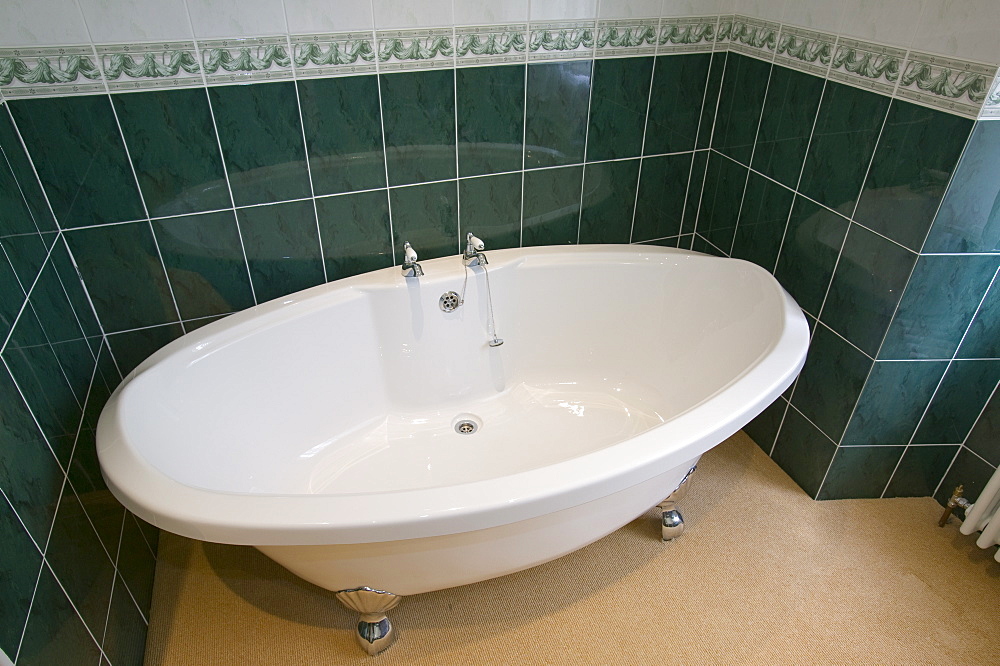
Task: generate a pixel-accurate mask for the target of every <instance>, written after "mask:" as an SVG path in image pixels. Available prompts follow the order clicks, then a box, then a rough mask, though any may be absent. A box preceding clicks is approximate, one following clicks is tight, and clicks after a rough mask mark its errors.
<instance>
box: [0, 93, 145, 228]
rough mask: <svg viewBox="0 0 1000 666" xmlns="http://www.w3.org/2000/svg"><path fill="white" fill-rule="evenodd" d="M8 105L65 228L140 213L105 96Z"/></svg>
mask: <svg viewBox="0 0 1000 666" xmlns="http://www.w3.org/2000/svg"><path fill="white" fill-rule="evenodd" d="M9 106H10V110H11V112H12V113H13V115H14V120H15V121H16V123H17V128H18V130H19V131H20V134H21V138H23V139H24V143H25V145H26V146H27V148H28V151H29V152H30V153H31V157H32V159H33V161H34V164H35V166H36V168H37V170H38V175H39V177H40V178H41V181H42V183H43V185H44V186H45V191H46V193H47V194H48V199H49V202H50V203H51V204H52V209H53V211H54V212H55V215H56V218H57V219H58V220H59V224H60V225H61V226H62V227H63V228H64V229H65V228H71V227H82V226H87V225H91V224H102V223H106V222H122V221H126V220H138V219H142V218H144V217H145V212H144V210H143V207H142V200H141V199H140V197H139V190H138V188H137V187H136V183H135V176H134V175H133V173H132V167H131V166H130V165H129V160H128V155H127V154H126V152H125V146H124V144H123V143H122V138H121V133H120V132H119V131H118V123H117V122H116V121H115V115H114V110H113V109H112V107H111V100H110V98H109V97H108V96H107V95H89V96H80V97H53V98H49V99H27V100H18V101H17V102H11V103H9Z"/></svg>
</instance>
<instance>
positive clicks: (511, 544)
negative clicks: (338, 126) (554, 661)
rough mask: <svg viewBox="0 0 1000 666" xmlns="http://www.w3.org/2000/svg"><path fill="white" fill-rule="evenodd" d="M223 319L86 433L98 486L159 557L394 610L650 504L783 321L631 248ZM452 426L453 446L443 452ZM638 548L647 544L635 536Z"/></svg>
mask: <svg viewBox="0 0 1000 666" xmlns="http://www.w3.org/2000/svg"><path fill="white" fill-rule="evenodd" d="M486 254H487V256H488V258H489V260H490V263H489V266H488V269H489V281H490V284H491V286H492V293H493V307H494V312H495V324H496V332H497V334H498V335H499V336H500V337H502V338H503V339H504V340H505V344H503V345H502V346H499V347H490V346H489V345H488V344H487V341H488V338H489V335H488V331H487V298H486V293H485V285H486V281H485V278H484V275H483V272H482V269H481V268H472V269H469V280H468V291H467V294H466V300H465V305H464V306H463V307H461V308H459V309H458V310H457V311H455V312H452V313H445V312H443V311H442V310H441V309H440V308H439V306H438V301H439V298H440V297H441V295H442V294H443V293H444V292H446V291H449V290H454V291H456V292H460V291H461V289H462V283H463V275H464V268H463V264H462V261H461V258H460V257H459V256H457V255H456V256H452V257H446V258H442V259H436V260H433V261H427V262H421V263H422V266H423V269H424V271H425V275H424V276H423V277H421V278H404V277H403V276H402V275H401V274H400V269H399V268H398V267H397V268H390V269H385V270H381V271H376V272H374V273H369V274H366V275H361V276H357V277H353V278H349V279H345V280H339V281H337V282H333V283H330V284H327V285H323V286H319V287H315V288H313V289H309V290H306V291H303V292H300V293H297V294H292V295H290V296H288V297H286V298H283V299H278V300H275V301H272V302H270V303H266V304H263V305H260V306H258V307H255V308H252V309H250V310H247V311H244V312H241V313H238V314H234V315H232V316H230V317H227V318H226V319H224V320H221V321H218V322H215V323H213V324H210V325H208V326H205V327H204V328H201V329H199V330H196V331H194V332H193V333H189V334H188V335H186V336H184V337H183V338H181V339H179V340H177V341H175V342H173V343H172V344H170V345H168V346H167V347H165V348H163V349H162V350H160V351H159V352H157V353H156V354H154V355H153V356H152V357H150V358H149V359H148V360H147V361H146V362H144V363H143V364H142V365H140V366H139V367H138V368H136V370H135V371H134V372H133V373H132V374H130V375H129V377H128V378H127V379H126V380H125V382H123V384H122V385H121V386H120V387H119V388H118V390H117V391H116V392H115V393H114V395H113V396H112V398H111V400H110V402H109V403H108V405H107V407H106V408H105V410H104V413H103V414H102V415H101V419H100V424H99V427H98V435H97V436H98V453H99V456H100V461H101V466H102V469H103V471H104V475H105V478H106V480H107V482H108V485H109V487H110V488H111V490H112V491H113V492H114V494H115V495H116V496H117V497H118V498H119V499H120V500H121V501H122V502H123V503H124V504H125V505H126V506H127V507H128V508H129V509H130V510H132V511H133V512H135V513H136V514H138V515H139V516H140V517H142V518H144V519H145V520H147V521H149V522H150V523H152V524H154V525H156V526H157V527H160V528H163V529H166V530H169V531H171V532H176V533H178V534H181V535H184V536H188V537H193V538H197V539H202V540H206V541H215V542H221V543H230V544H250V545H254V546H256V547H257V548H259V549H260V550H261V551H263V552H264V553H266V554H267V555H268V556H270V557H272V558H273V559H274V560H276V561H278V562H279V563H281V564H282V565H284V566H285V567H287V568H288V569H290V570H291V571H293V572H295V573H296V574H298V575H300V576H302V577H303V578H305V579H307V580H309V581H312V582H313V583H315V584H317V585H319V586H321V587H324V588H327V589H330V590H344V589H348V588H357V587H361V586H368V587H371V588H376V589H379V590H386V591H390V592H393V593H395V594H398V595H407V594H416V593H420V592H426V591H430V590H437V589H442V588H447V587H450V586H454V585H462V584H465V583H470V582H474V581H478V580H483V579H486V578H491V577H494V576H499V575H503V574H506V573H509V572H512V571H516V570H518V569H523V568H526V567H530V566H533V565H536V564H539V563H541V562H544V561H547V560H550V559H553V558H555V557H559V556H560V555H563V554H565V553H568V552H571V551H573V550H575V549H577V548H580V547H582V546H584V545H586V544H587V543H590V542H592V541H594V540H596V539H598V538H600V537H602V536H604V535H605V534H608V533H610V532H612V531H614V530H615V529H617V528H619V527H620V526H622V525H624V524H625V523H627V522H629V521H630V520H632V519H633V518H635V517H636V516H637V515H639V514H641V513H642V512H644V511H645V510H647V509H649V508H650V507H651V506H653V505H655V504H657V502H659V501H660V500H662V499H663V498H664V497H666V496H667V495H669V494H670V493H671V492H672V491H673V490H674V489H675V488H676V487H677V485H678V483H679V482H680V480H681V478H682V477H683V476H684V474H685V473H687V471H688V470H689V469H690V468H691V466H692V465H693V464H694V463H695V462H696V461H697V459H698V457H699V456H701V455H702V454H703V453H704V452H705V451H707V450H708V449H710V448H712V447H713V446H715V445H716V444H718V443H719V442H721V441H722V440H724V439H725V438H726V437H728V436H729V435H731V434H732V433H734V432H735V431H737V430H738V429H739V428H741V427H742V426H743V425H744V424H745V423H747V421H749V420H750V419H751V418H753V417H754V416H755V415H756V414H757V413H759V412H760V411H761V410H762V409H763V408H764V407H766V406H767V405H768V404H769V403H770V402H772V401H773V400H774V399H775V398H776V397H777V396H778V395H779V394H780V393H781V392H782V391H783V390H784V389H785V388H787V387H788V386H789V385H790V383H791V382H792V380H793V379H794V377H795V376H796V374H797V373H798V372H799V370H800V368H801V366H802V363H803V361H804V358H805V352H806V346H807V342H808V330H807V326H806V322H805V320H804V318H803V316H802V314H801V312H800V310H799V308H798V307H797V306H796V305H795V303H794V301H792V299H791V298H790V297H789V296H788V295H787V294H786V293H785V292H784V290H782V289H781V287H780V286H779V285H778V283H777V282H776V281H775V280H774V279H773V278H772V277H771V276H770V275H769V274H768V273H767V272H766V271H764V270H762V269H760V268H758V267H757V266H755V265H753V264H749V263H746V262H742V261H738V260H730V259H717V258H714V257H708V256H703V255H700V254H696V253H691V252H686V251H681V250H674V249H667V248H657V247H649V246H618V245H615V246H595V245H591V246H575V247H559V248H555V247H541V248H533V249H521V250H502V251H492V252H490V251H487V252H486ZM463 415H470V416H468V418H470V419H472V420H476V421H478V422H479V423H481V425H480V427H479V429H478V431H477V432H475V433H473V434H469V435H463V434H459V433H457V432H456V431H455V429H454V424H455V422H456V420H457V419H459V418H462V417H463ZM651 534H655V526H651Z"/></svg>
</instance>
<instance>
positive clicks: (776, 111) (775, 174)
mask: <svg viewBox="0 0 1000 666" xmlns="http://www.w3.org/2000/svg"><path fill="white" fill-rule="evenodd" d="M822 93H823V79H822V78H819V77H816V76H811V75H809V74H804V73H802V72H797V71H795V70H792V69H786V68H785V67H777V66H776V67H775V68H774V69H773V70H772V73H771V80H770V82H769V83H768V87H767V99H766V100H765V102H764V112H763V115H762V117H761V122H760V132H759V133H758V135H757V146H756V149H755V151H754V155H753V168H754V169H757V170H758V171H760V172H761V173H764V174H766V175H768V176H770V177H771V178H774V179H775V180H777V181H778V182H780V183H782V184H784V185H787V186H789V187H795V186H796V184H797V183H798V180H799V173H800V172H801V171H802V163H803V161H804V160H805V157H806V148H807V146H808V145H809V137H810V136H811V135H812V129H813V122H814V121H815V119H816V109H817V108H818V107H819V100H820V96H821V95H822Z"/></svg>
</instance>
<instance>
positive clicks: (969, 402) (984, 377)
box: [913, 360, 1000, 444]
mask: <svg viewBox="0 0 1000 666" xmlns="http://www.w3.org/2000/svg"><path fill="white" fill-rule="evenodd" d="M998 381H1000V360H994V361H954V362H952V364H951V365H950V366H949V367H948V370H947V372H945V375H944V378H943V379H942V380H941V385H940V386H939V387H938V389H937V392H936V393H935V394H934V398H933V399H932V400H931V401H930V404H929V405H928V407H927V413H926V414H925V415H924V417H923V420H922V421H921V422H920V427H919V428H918V429H917V432H916V435H915V436H914V438H913V443H914V444H961V443H962V442H964V441H965V438H966V436H967V435H968V434H969V431H970V430H971V429H972V426H973V425H974V424H975V422H976V419H977V418H978V417H979V413H980V412H981V411H982V410H983V406H985V405H986V401H987V400H989V399H990V395H992V393H993V389H994V387H996V385H997V382H998Z"/></svg>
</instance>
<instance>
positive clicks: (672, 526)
mask: <svg viewBox="0 0 1000 666" xmlns="http://www.w3.org/2000/svg"><path fill="white" fill-rule="evenodd" d="M696 469H698V466H697V465H695V466H694V467H692V468H691V469H689V470H688V473H687V474H685V475H684V478H683V479H681V482H680V484H679V485H678V486H677V490H675V491H674V492H672V493H670V496H669V497H667V499H665V500H663V501H662V502H660V503H659V504H657V505H656V508H658V509H659V510H660V512H661V513H660V535H661V537H662V538H663V540H664V541H673V540H674V539H676V538H677V537H679V536H680V535H681V534H683V533H684V516H682V515H681V512H680V511H678V510H677V502H678V501H680V500H681V499H682V498H683V497H684V496H685V495H687V491H688V485H687V482H688V479H690V478H691V475H692V474H694V471H695V470H696Z"/></svg>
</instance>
